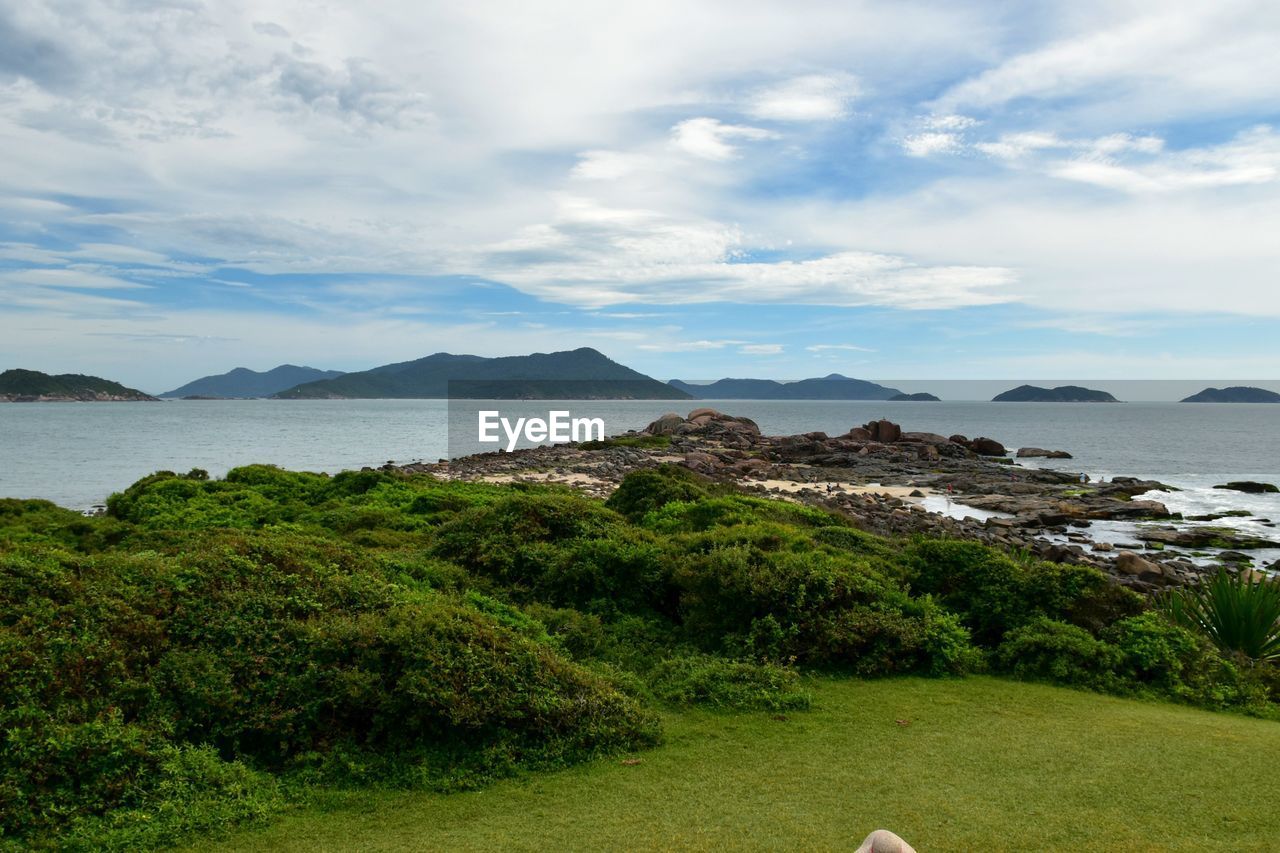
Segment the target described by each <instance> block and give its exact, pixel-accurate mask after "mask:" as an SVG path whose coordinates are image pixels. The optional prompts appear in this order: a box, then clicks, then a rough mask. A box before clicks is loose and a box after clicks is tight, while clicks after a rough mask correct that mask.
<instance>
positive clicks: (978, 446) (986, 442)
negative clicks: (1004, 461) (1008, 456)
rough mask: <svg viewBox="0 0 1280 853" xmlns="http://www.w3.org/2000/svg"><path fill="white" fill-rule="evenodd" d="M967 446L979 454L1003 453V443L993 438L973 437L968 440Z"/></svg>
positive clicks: (996, 454)
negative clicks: (971, 439)
mask: <svg viewBox="0 0 1280 853" xmlns="http://www.w3.org/2000/svg"><path fill="white" fill-rule="evenodd" d="M969 447H971V448H972V449H973V452H974V453H977V454H979V455H981V456H1004V455H1005V449H1004V445H1003V444H1001V443H1000V442H998V441H996V440H995V439H994V438H985V437H980V438H975V439H974V440H973V441H971V442H969Z"/></svg>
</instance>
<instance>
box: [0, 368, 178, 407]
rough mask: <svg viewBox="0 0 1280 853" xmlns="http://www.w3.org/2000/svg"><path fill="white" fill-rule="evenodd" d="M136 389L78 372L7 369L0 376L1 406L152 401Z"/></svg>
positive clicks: (147, 395) (148, 395)
mask: <svg viewBox="0 0 1280 853" xmlns="http://www.w3.org/2000/svg"><path fill="white" fill-rule="evenodd" d="M155 399H156V398H155V397H152V396H151V395H150V394H144V393H143V392H142V391H139V390H138V389H136V388H126V387H125V386H123V385H121V384H120V383H119V382H112V381H111V380H110V379H100V378H98V377H97V376H85V375H84V374H81V373H60V374H58V375H56V376H50V375H49V374H48V373H41V372H40V371H38V370H21V369H14V370H6V371H5V372H4V373H0V402H4V403H54V402H58V403H61V402H77V401H78V402H119V401H137V400H153V401H154V400H155Z"/></svg>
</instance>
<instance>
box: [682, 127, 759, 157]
mask: <svg viewBox="0 0 1280 853" xmlns="http://www.w3.org/2000/svg"><path fill="white" fill-rule="evenodd" d="M777 136H778V135H777V134H776V133H773V132H772V131H768V130H764V129H763V128H759V127H748V126H746V125H741V124H724V123H722V122H720V121H719V120H717V119H713V118H705V117H704V118H691V119H685V120H684V121H682V122H680V123H679V124H677V125H676V126H675V127H673V128H671V141H672V143H673V144H674V145H675V146H676V147H677V148H679V149H680V150H681V151H684V152H685V153H687V154H692V155H693V156H695V157H701V158H702V159H704V160H732V159H733V158H734V157H736V156H738V149H737V148H735V147H734V146H733V145H730V144H729V142H728V141H727V140H730V139H744V140H750V141H758V140H761V139H776V138H777Z"/></svg>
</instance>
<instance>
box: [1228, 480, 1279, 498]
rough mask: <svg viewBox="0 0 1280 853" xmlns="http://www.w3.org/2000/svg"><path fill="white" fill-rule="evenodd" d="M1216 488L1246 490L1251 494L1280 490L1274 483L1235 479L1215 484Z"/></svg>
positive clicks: (1234, 490) (1233, 490)
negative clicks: (1219, 484)
mask: <svg viewBox="0 0 1280 853" xmlns="http://www.w3.org/2000/svg"><path fill="white" fill-rule="evenodd" d="M1214 488H1215V489H1226V490H1228V491H1232V492H1245V493H1247V494H1250V495H1263V494H1271V493H1274V492H1280V488H1276V486H1275V485H1274V484H1273V483H1255V482H1254V481H1253V480H1233V481H1231V482H1230V483H1223V484H1222V485H1221V486H1214Z"/></svg>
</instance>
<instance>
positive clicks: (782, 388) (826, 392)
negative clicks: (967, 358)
mask: <svg viewBox="0 0 1280 853" xmlns="http://www.w3.org/2000/svg"><path fill="white" fill-rule="evenodd" d="M667 384H668V385H670V386H671V387H673V388H678V389H680V390H681V391H683V392H685V393H686V394H688V395H689V396H690V397H695V398H698V399H702V400H889V399H892V398H893V397H894V396H897V395H900V394H902V392H901V391H899V390H898V389H897V388H886V387H885V386H883V385H877V384H876V383H874V382H868V381H866V380H864V379H850V378H849V377H848V376H841V375H840V374H839V373H832V374H829V375H827V376H823V377H821V378H815V379H801V380H799V381H797V382H778V381H776V380H773V379H720V380H717V381H716V382H711V383H709V384H706V385H696V384H694V383H691V382H683V381H681V380H679V379H672V380H671V381H670V382H669V383H667Z"/></svg>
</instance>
